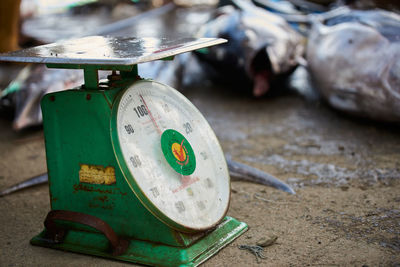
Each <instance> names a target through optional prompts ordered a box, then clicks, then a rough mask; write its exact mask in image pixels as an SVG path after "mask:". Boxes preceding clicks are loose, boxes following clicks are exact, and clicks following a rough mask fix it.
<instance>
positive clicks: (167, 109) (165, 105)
mask: <svg viewBox="0 0 400 267" xmlns="http://www.w3.org/2000/svg"><path fill="white" fill-rule="evenodd" d="M162 107H163V109H164V112H165V113H168V112H170V111H171V110H170V109H169V107H168V105H167V104H163V105H162Z"/></svg>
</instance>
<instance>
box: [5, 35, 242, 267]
mask: <svg viewBox="0 0 400 267" xmlns="http://www.w3.org/2000/svg"><path fill="white" fill-rule="evenodd" d="M223 42H225V40H223V39H215V38H201V39H194V38H186V39H180V40H169V39H158V38H116V37H101V36H92V37H85V38H80V39H75V40H70V41H66V42H63V43H54V44H48V45H44V46H38V47H34V48H29V49H25V50H21V51H16V52H10V53H6V54H1V55H0V60H3V61H17V62H33V63H45V64H47V67H49V68H70V69H83V70H84V85H82V86H81V87H79V88H75V89H71V90H67V91H62V92H56V93H49V94H46V95H45V96H44V97H43V98H42V101H41V107H42V113H43V124H44V126H43V127H44V134H45V145H46V156H47V168H48V174H49V187H50V203H51V211H50V212H49V213H48V215H47V217H46V219H45V222H44V225H45V229H44V230H43V232H42V233H40V234H39V235H37V236H35V237H34V238H33V239H32V240H31V243H32V244H33V245H38V246H44V247H50V248H55V249H61V250H67V251H72V252H78V253H85V254H91V255H96V256H102V257H108V258H112V259H118V260H123V261H129V262H136V263H142V264H147V265H156V266H196V265H198V264H200V263H202V262H203V261H205V260H207V259H208V258H209V257H211V256H212V255H214V254H215V253H217V251H219V250H220V249H221V248H223V247H224V246H226V245H227V244H228V243H230V242H232V241H233V240H234V239H235V238H237V237H238V236H239V235H241V234H242V233H243V232H245V231H246V230H247V225H246V224H245V223H243V222H239V221H237V220H236V219H234V218H231V217H228V216H225V214H226V212H227V209H228V206H229V198H230V178H229V173H228V169H227V165H226V162H225V158H224V155H223V153H222V149H221V147H220V145H219V143H218V140H217V138H216V136H215V134H214V133H213V131H212V129H211V128H210V126H209V125H208V123H207V122H206V120H205V119H204V117H203V116H202V115H201V113H200V112H199V111H198V110H197V109H196V108H195V107H194V105H193V104H191V103H190V102H189V100H187V99H186V98H185V97H184V96H183V95H182V94H180V93H179V92H178V91H176V90H175V89H173V88H171V87H169V86H167V85H164V84H161V83H158V82H156V81H152V80H146V79H141V78H140V77H139V76H138V73H137V64H139V63H143V62H147V61H152V60H157V59H171V58H172V57H173V56H174V55H176V54H179V53H183V52H187V51H191V50H195V49H200V48H204V47H208V46H211V45H216V44H220V43H223ZM98 70H111V71H113V72H112V74H111V75H109V76H108V79H107V80H100V81H99V80H98ZM118 72H119V73H118Z"/></svg>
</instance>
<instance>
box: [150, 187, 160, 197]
mask: <svg viewBox="0 0 400 267" xmlns="http://www.w3.org/2000/svg"><path fill="white" fill-rule="evenodd" d="M150 191H151V192H152V193H153V196H154V197H158V196H159V195H160V192H158V189H157V187H153V188H150Z"/></svg>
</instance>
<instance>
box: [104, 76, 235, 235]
mask: <svg viewBox="0 0 400 267" xmlns="http://www.w3.org/2000/svg"><path fill="white" fill-rule="evenodd" d="M112 112H113V116H112V119H111V136H112V142H113V147H114V152H115V155H116V157H117V160H118V163H119V165H120V168H121V170H122V172H123V174H124V177H125V179H126V180H127V182H128V184H129V185H130V187H131V189H132V190H133V192H134V193H135V195H136V196H137V197H138V199H139V200H140V201H141V202H142V204H143V205H144V206H145V207H146V208H147V209H148V210H149V211H150V212H151V213H152V214H153V215H154V216H156V217H157V218H158V219H160V220H161V221H163V222H164V223H166V224H167V225H168V226H170V227H172V228H174V229H176V230H178V231H182V232H195V231H200V230H206V229H209V228H210V227H213V226H215V225H216V224H217V223H218V222H219V221H220V220H221V219H222V218H223V217H224V215H225V214H226V212H227V209H228V205H229V197H230V178H229V173H228V169H227V165H226V161H225V158H224V155H223V153H222V149H221V147H220V145H219V143H218V140H217V138H216V136H215V134H214V132H213V131H212V129H211V127H210V126H209V124H208V123H207V121H206V120H205V118H204V117H203V116H202V115H201V113H200V112H199V111H198V110H197V108H196V107H195V106H194V105H193V104H192V103H191V102H190V101H189V100H187V99H186V98H185V97H184V96H183V95H182V94H180V93H179V92H178V91H176V90H175V89H173V88H171V87H169V86H166V85H163V84H161V83H158V82H154V81H145V80H142V81H138V82H136V83H135V84H133V85H132V86H131V87H129V88H128V89H126V90H124V91H123V92H122V93H121V94H120V95H119V97H118V98H117V99H116V101H115V103H114V105H113V111H112Z"/></svg>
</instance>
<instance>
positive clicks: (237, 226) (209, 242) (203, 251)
mask: <svg viewBox="0 0 400 267" xmlns="http://www.w3.org/2000/svg"><path fill="white" fill-rule="evenodd" d="M247 228H248V227H247V224H245V223H243V222H239V221H238V220H236V219H234V218H232V217H228V216H227V217H225V218H224V220H223V221H222V222H221V223H220V224H219V225H218V226H217V227H216V228H215V229H214V230H212V231H211V232H209V233H207V234H206V235H205V236H204V237H203V238H201V239H200V240H198V241H196V242H195V243H193V244H192V245H190V246H188V247H173V246H168V245H163V244H160V243H153V242H150V241H143V240H130V244H129V247H128V249H127V250H126V252H125V253H124V254H122V255H119V256H113V255H112V254H111V253H110V252H109V251H110V249H109V241H108V240H107V238H106V237H105V236H104V235H103V234H101V233H94V232H86V231H77V230H69V231H68V233H67V234H66V236H65V239H64V241H63V243H58V244H55V243H54V241H52V240H49V239H47V238H46V237H45V236H46V229H45V230H44V231H43V232H41V233H40V234H39V235H37V236H35V237H34V238H32V240H31V244H32V245H35V246H43V247H49V248H54V249H60V250H66V251H72V252H77V253H83V254H90V255H95V256H100V257H106V258H111V259H116V260H122V261H128V262H134V263H141V264H145V265H154V266H197V265H199V264H200V263H202V262H204V261H206V260H207V259H208V258H210V257H211V256H213V255H214V254H216V253H217V252H218V251H219V250H220V249H222V248H223V247H225V246H226V245H228V244H229V243H230V242H232V241H233V240H234V239H236V238H237V237H239V236H240V235H241V234H243V233H244V232H245V231H246V230H247Z"/></svg>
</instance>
